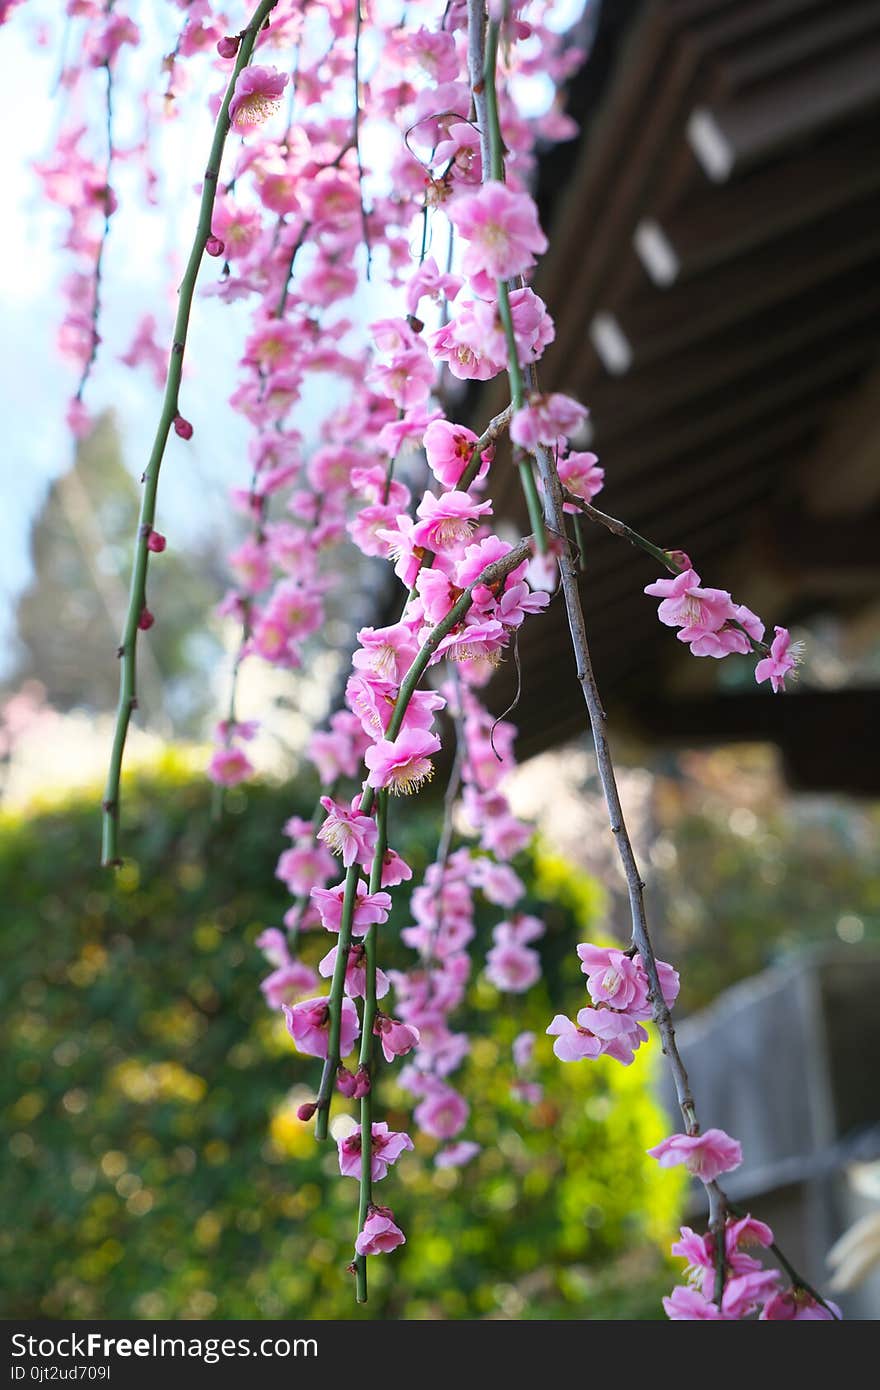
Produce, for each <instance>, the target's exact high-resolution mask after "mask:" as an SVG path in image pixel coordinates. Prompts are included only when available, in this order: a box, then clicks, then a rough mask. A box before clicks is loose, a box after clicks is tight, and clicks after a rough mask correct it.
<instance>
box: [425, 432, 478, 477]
mask: <svg viewBox="0 0 880 1390" xmlns="http://www.w3.org/2000/svg"><path fill="white" fill-rule="evenodd" d="M476 443H477V436H476V435H475V434H474V432H473V430H469V429H467V428H466V426H465V425H451V424H450V423H449V421H448V420H432V421H431V423H430V424H429V425H428V427H427V429H426V430H425V435H424V448H425V453H426V455H427V458H428V467H429V468H430V470H431V472H432V473H433V474H434V477H435V478H436V479H437V480H438V482H440V483H442V484H443V486H444V487H445V488H454V487H455V486H456V484H457V483H458V481H459V479H460V478H461V475H462V473H463V472H464V471H465V469H466V468H467V466H468V464H469V463H470V461H471V456H472V454H473V451H474V445H475V444H476ZM488 467H489V456H488V454H484V455H483V462H482V465H481V468H480V475H479V476H485V474H486V471H487V469H488Z"/></svg>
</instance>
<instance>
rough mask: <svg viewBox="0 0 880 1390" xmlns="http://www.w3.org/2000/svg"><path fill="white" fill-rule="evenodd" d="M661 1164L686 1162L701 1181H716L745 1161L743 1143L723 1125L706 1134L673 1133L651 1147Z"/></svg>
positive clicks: (652, 1153) (653, 1156) (688, 1167)
mask: <svg viewBox="0 0 880 1390" xmlns="http://www.w3.org/2000/svg"><path fill="white" fill-rule="evenodd" d="M648 1153H649V1154H650V1155H651V1157H652V1158H656V1160H657V1162H658V1163H659V1164H660V1167H661V1168H674V1167H675V1166H676V1164H678V1163H683V1164H684V1165H685V1167H686V1168H687V1170H688V1172H689V1173H691V1174H692V1175H693V1177H695V1178H699V1179H700V1181H701V1182H706V1183H708V1182H714V1181H715V1179H716V1178H717V1177H718V1176H719V1175H720V1174H721V1173H729V1172H730V1171H731V1169H733V1168H738V1167H739V1165H740V1164H741V1163H742V1147H741V1145H740V1144H739V1143H738V1142H737V1140H736V1139H731V1137H730V1135H729V1134H725V1132H724V1130H723V1129H707V1130H706V1131H705V1133H704V1134H673V1135H671V1136H670V1137H669V1138H668V1139H663V1140H661V1141H660V1143H659V1144H655V1145H654V1147H653V1148H652V1149H648Z"/></svg>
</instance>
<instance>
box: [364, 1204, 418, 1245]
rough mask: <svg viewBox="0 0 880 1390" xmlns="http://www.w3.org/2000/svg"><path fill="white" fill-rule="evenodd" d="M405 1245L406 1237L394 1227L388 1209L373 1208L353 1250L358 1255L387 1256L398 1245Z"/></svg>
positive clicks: (397, 1227) (391, 1215)
mask: <svg viewBox="0 0 880 1390" xmlns="http://www.w3.org/2000/svg"><path fill="white" fill-rule="evenodd" d="M405 1243H406V1236H405V1235H404V1234H403V1231H402V1230H401V1229H400V1227H399V1226H397V1225H395V1223H394V1216H393V1213H392V1212H391V1211H390V1210H389V1208H388V1207H374V1208H373V1211H372V1215H371V1216H368V1217H367V1219H366V1221H365V1222H364V1229H363V1230H362V1231H361V1233H360V1235H359V1236H358V1238H357V1240H356V1241H355V1243H354V1248H355V1250H356V1251H357V1253H358V1254H359V1255H387V1254H389V1253H390V1252H391V1251H392V1250H396V1249H397V1247H398V1245H404V1244H405Z"/></svg>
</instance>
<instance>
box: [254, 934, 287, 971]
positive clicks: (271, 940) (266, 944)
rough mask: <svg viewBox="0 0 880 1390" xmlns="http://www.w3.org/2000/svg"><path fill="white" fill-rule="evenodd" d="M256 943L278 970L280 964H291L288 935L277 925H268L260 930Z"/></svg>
mask: <svg viewBox="0 0 880 1390" xmlns="http://www.w3.org/2000/svg"><path fill="white" fill-rule="evenodd" d="M254 945H255V946H256V947H257V948H258V949H259V950H260V951H262V952H263V955H264V956H265V957H266V960H267V961H268V962H269V964H270V965H274V966H275V968H276V970H277V969H278V967H279V966H282V965H289V964H290V952H289V950H288V949H287V937H286V936H285V935H284V932H283V931H279V930H278V928H277V927H267V928H266V930H265V931H263V932H260V935H259V936H258V937H257V939H256V941H255V942H254Z"/></svg>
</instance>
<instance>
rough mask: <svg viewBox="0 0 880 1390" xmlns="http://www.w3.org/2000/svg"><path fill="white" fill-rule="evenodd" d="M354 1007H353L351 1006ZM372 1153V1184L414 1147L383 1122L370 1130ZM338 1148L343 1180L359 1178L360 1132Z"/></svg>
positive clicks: (410, 1141)
mask: <svg viewBox="0 0 880 1390" xmlns="http://www.w3.org/2000/svg"><path fill="white" fill-rule="evenodd" d="M352 1007H354V1005H352ZM372 1136H373V1138H372V1153H371V1162H370V1173H371V1176H372V1179H373V1182H381V1180H382V1178H384V1177H386V1176H387V1174H388V1169H389V1167H390V1166H391V1164H392V1163H396V1162H397V1160H398V1158H400V1155H401V1154H402V1153H405V1152H406V1150H407V1149H412V1148H414V1147H415V1145H414V1144H413V1141H412V1140H411V1139H410V1137H409V1135H408V1134H404V1133H402V1132H398V1131H395V1130H390V1129H389V1128H388V1126H387V1124H385V1123H384V1121H382V1122H380V1123H376V1124H374V1125H373V1128H372ZM337 1145H338V1148H339V1171H340V1173H341V1174H342V1176H343V1177H345V1178H359V1177H360V1175H361V1132H360V1130H359V1129H356V1130H354V1131H353V1133H351V1134H349V1135H348V1137H347V1138H345V1139H340V1140H338V1141H337Z"/></svg>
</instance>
